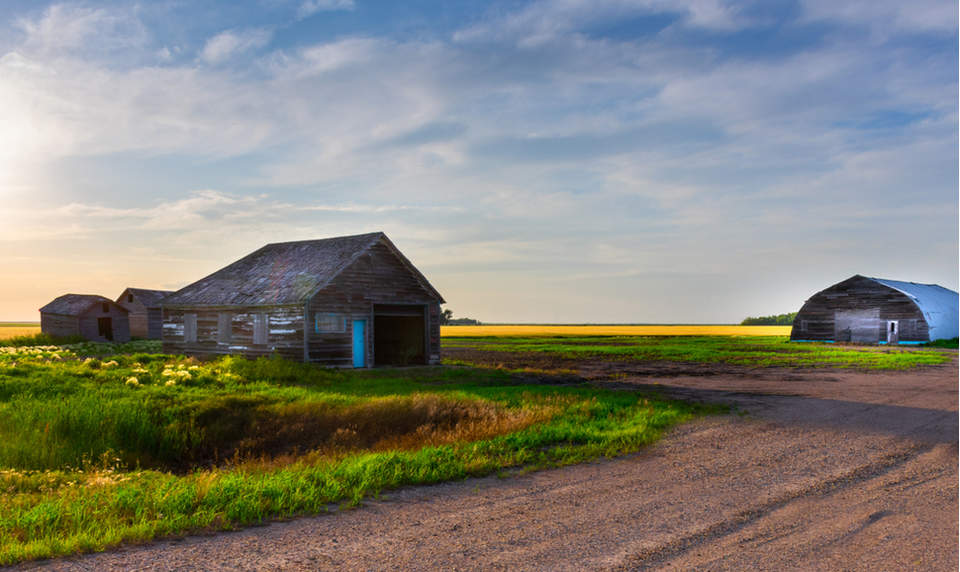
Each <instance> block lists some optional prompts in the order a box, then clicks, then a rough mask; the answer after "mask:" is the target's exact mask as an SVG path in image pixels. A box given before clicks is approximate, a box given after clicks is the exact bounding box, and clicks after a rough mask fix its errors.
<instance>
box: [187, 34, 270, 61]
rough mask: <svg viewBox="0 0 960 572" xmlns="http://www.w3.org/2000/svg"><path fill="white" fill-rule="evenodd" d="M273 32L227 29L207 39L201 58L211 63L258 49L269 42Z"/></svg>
mask: <svg viewBox="0 0 960 572" xmlns="http://www.w3.org/2000/svg"><path fill="white" fill-rule="evenodd" d="M271 36H272V32H270V31H269V30H263V29H254V30H227V31H225V32H220V33H219V34H217V35H216V36H213V37H212V38H210V39H209V40H207V42H206V44H204V46H203V50H201V51H200V60H201V61H203V62H205V63H207V64H211V65H216V64H219V63H223V62H224V61H226V60H228V59H230V58H232V57H235V56H237V55H240V54H243V53H244V52H248V51H251V50H257V49H260V48H262V47H264V46H266V45H267V44H268V43H270V38H271Z"/></svg>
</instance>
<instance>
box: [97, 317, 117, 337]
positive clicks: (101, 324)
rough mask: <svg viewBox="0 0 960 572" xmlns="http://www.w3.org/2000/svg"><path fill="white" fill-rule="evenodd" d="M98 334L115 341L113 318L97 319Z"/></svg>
mask: <svg viewBox="0 0 960 572" xmlns="http://www.w3.org/2000/svg"><path fill="white" fill-rule="evenodd" d="M97 333H99V334H100V336H101V337H104V338H107V339H108V340H110V341H113V318H97Z"/></svg>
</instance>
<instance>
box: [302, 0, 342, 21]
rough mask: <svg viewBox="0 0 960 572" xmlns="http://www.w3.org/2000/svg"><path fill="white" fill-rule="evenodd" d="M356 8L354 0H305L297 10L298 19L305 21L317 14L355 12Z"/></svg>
mask: <svg viewBox="0 0 960 572" xmlns="http://www.w3.org/2000/svg"><path fill="white" fill-rule="evenodd" d="M354 8H355V6H354V1H353V0H304V2H303V3H302V4H300V7H299V8H298V9H297V17H298V18H300V19H303V18H309V17H310V16H313V15H314V14H316V13H317V12H336V11H341V10H353V9H354Z"/></svg>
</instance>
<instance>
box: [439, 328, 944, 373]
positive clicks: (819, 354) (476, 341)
mask: <svg viewBox="0 0 960 572" xmlns="http://www.w3.org/2000/svg"><path fill="white" fill-rule="evenodd" d="M443 345H444V347H447V348H471V349H476V350H486V351H500V352H513V353H547V354H552V355H555V356H557V357H561V358H567V359H590V358H602V359H615V360H630V361H671V362H689V363H725V364H731V365H738V366H747V367H844V368H847V367H854V368H865V369H906V368H910V367H915V366H918V365H936V364H941V363H946V362H948V361H950V359H951V356H950V354H947V353H944V352H942V351H938V350H935V349H926V348H913V347H911V348H907V347H886V346H881V347H878V346H840V345H836V344H826V343H797V342H790V341H789V339H788V338H786V337H781V336H586V337H564V336H538V337H499V338H498V337H472V338H468V337H462V338H456V337H447V338H444V339H443Z"/></svg>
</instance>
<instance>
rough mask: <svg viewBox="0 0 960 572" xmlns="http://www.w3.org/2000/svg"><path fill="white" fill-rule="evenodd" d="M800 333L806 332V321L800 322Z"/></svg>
mask: <svg viewBox="0 0 960 572" xmlns="http://www.w3.org/2000/svg"><path fill="white" fill-rule="evenodd" d="M800 331H801V332H806V331H807V321H806V320H800Z"/></svg>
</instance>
